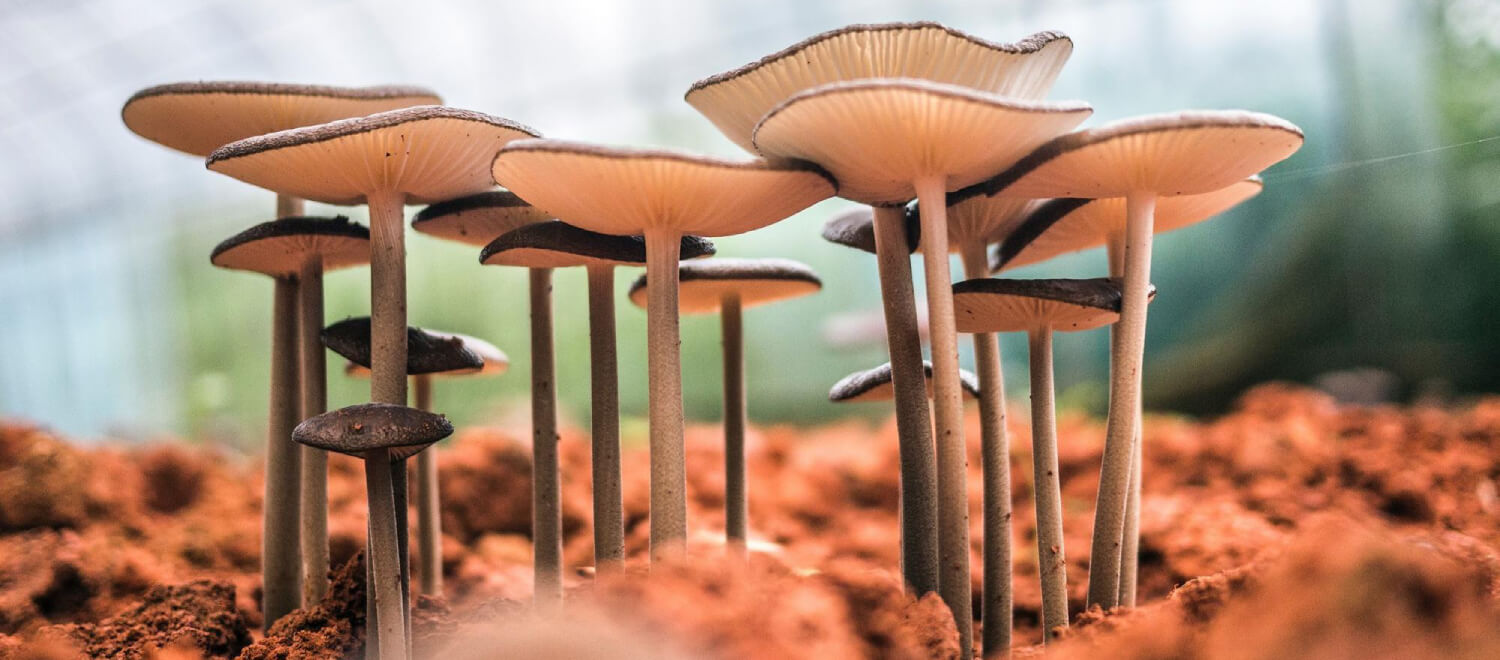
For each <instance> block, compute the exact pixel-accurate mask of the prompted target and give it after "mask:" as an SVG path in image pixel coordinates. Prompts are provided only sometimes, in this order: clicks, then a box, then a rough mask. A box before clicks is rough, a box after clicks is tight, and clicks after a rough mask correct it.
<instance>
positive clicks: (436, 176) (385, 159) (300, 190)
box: [208, 105, 538, 205]
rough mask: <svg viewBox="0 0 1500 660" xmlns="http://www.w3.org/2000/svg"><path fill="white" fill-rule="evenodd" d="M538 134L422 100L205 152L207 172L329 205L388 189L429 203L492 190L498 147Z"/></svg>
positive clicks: (416, 201)
mask: <svg viewBox="0 0 1500 660" xmlns="http://www.w3.org/2000/svg"><path fill="white" fill-rule="evenodd" d="M536 135H538V133H537V132H536V131H534V130H532V129H530V128H527V127H525V126H522V125H521V124H517V123H516V122H513V121H510V120H509V119H501V118H499V117H492V116H490V115H486V114H483V113H479V112H474V111H472V110H461V109H458V108H449V107H445V106H440V105H421V106H416V107H412V108H402V109H400V110H391V111H388V112H381V113H376V114H373V115H369V116H367V117H359V118H357V119H341V120H338V121H333V122H329V123H326V124H319V125H317V126H305V127H302V128H294V129H291V130H286V131H280V132H277V133H271V134H268V135H259V136H256V137H252V138H246V139H244V140H240V141H238V142H231V143H229V144H226V145H224V146H222V147H219V148H218V149H215V150H214V151H213V153H211V154H209V155H208V169H211V170H213V171H215V172H219V173H221V174H227V175H229V176H232V177H234V178H236V179H239V180H241V181H244V182H246V183H249V184H252V185H256V186H260V187H262V188H266V189H268V190H272V191H275V192H277V193H281V194H284V195H292V196H294V197H301V198H303V199H310V200H313V201H315V202H323V203H326V204H345V205H348V204H363V203H364V202H365V198H366V197H367V196H369V195H372V194H377V193H392V192H395V193H402V194H404V195H405V196H406V198H407V201H408V202H410V203H414V204H428V203H432V202H436V201H439V200H444V199H452V198H454V197H459V196H462V195H468V194H471V193H476V192H480V191H483V190H487V189H489V188H491V187H493V185H492V184H491V182H490V175H489V171H488V168H487V165H488V164H489V161H490V159H491V158H493V157H494V156H495V152H496V151H497V150H499V149H500V147H501V145H504V144H505V143H507V142H510V141H511V140H515V139H517V138H522V137H534V136H536Z"/></svg>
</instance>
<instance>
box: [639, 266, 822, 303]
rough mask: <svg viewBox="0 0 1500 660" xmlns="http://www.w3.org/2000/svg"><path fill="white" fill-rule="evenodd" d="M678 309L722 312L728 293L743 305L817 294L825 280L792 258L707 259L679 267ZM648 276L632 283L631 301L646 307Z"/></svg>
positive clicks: (643, 276)
mask: <svg viewBox="0 0 1500 660" xmlns="http://www.w3.org/2000/svg"><path fill="white" fill-rule="evenodd" d="M677 278H678V279H677V282H678V284H677V287H678V294H677V309H678V311H679V312H680V313H683V314H708V313H713V312H717V311H719V307H720V305H721V304H722V303H723V301H724V297H725V296H738V297H739V299H740V306H741V307H753V306H755V305H764V304H766V303H773V302H776V301H778V300H786V299H788V298H797V297H799V296H805V295H809V294H813V293H817V292H818V291H819V290H820V289H822V288H823V281H822V280H820V279H818V274H817V273H815V272H813V269H812V268H809V267H808V266H807V265H806V264H803V263H799V262H796V261H792V260H791V259H732V258H723V259H708V260H705V261H696V262H692V263H683V264H681V265H679V266H678V267H677ZM646 294H647V288H646V276H645V275H642V276H640V278H638V279H636V281H635V283H634V284H631V285H630V301H631V302H633V303H635V304H637V305H639V306H641V307H645V306H646Z"/></svg>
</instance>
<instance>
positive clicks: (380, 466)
mask: <svg viewBox="0 0 1500 660" xmlns="http://www.w3.org/2000/svg"><path fill="white" fill-rule="evenodd" d="M398 462H399V461H398ZM392 465H393V463H392V461H391V457H390V453H389V452H388V451H386V450H384V449H375V450H371V451H369V452H366V453H365V498H366V499H367V500H368V501H369V507H370V521H369V522H370V525H369V533H370V536H371V538H372V539H374V542H372V543H371V544H370V548H369V551H370V555H369V557H368V559H369V570H367V571H366V572H365V573H366V575H367V576H368V578H369V580H370V584H369V585H367V589H366V590H365V594H366V597H367V598H368V599H369V600H370V601H371V602H372V603H373V609H374V611H375V612H376V613H377V616H376V618H375V619H374V620H373V621H367V622H366V633H365V640H366V641H365V644H366V645H367V646H369V645H371V644H372V643H373V644H374V646H375V648H376V649H377V653H378V655H377V656H376V657H379V658H380V659H381V660H405V658H406V624H405V623H404V622H403V619H404V618H405V604H404V602H403V601H404V596H403V595H402V592H401V582H400V578H401V569H400V561H401V559H400V557H399V556H398V553H397V549H396V544H395V543H394V542H393V541H395V538H396V535H397V529H396V516H395V515H394V514H395V512H396V506H395V494H394V490H393V488H392V483H391V466H392ZM371 631H373V632H371ZM366 656H367V657H369V656H370V654H369V653H366Z"/></svg>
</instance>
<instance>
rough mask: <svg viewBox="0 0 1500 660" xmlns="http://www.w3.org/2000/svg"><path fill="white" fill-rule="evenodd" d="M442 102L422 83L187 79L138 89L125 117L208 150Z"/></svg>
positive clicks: (163, 139) (155, 133)
mask: <svg viewBox="0 0 1500 660" xmlns="http://www.w3.org/2000/svg"><path fill="white" fill-rule="evenodd" d="M442 102H443V100H442V99H441V98H439V97H438V95H437V93H435V92H433V91H432V90H429V89H424V88H421V87H406V86H382V87H330V86H326V85H294V84H286V83H264V82H229V81H213V82H184V83H172V84H169V85H157V86H155V87H148V88H146V89H143V90H141V91H139V92H136V93H135V94H133V95H131V97H130V100H128V101H126V102H125V107H124V108H122V109H121V110H120V118H121V119H123V120H125V126H126V127H127V128H129V129H130V130H131V131H134V132H135V134H136V135H139V136H141V137H143V138H146V139H147V140H150V141H152V142H155V143H157V144H160V145H162V146H165V147H168V148H171V149H176V150H177V151H181V152H183V153H187V154H191V155H194V156H207V155H208V154H209V152H211V151H213V150H214V149H218V148H219V147H222V146H224V145H226V144H229V143H230V142H234V141H236V140H243V139H245V138H247V137H253V136H256V135H265V134H266V133H275V132H276V131H284V130H287V129H289V128H297V127H299V126H312V125H314V124H323V123H327V122H330V121H334V120H336V119H347V118H349V117H363V116H365V115H369V114H374V113H377V112H385V111H386V110H395V109H397V108H406V107H410V106H414V105H432V104H436V103H442Z"/></svg>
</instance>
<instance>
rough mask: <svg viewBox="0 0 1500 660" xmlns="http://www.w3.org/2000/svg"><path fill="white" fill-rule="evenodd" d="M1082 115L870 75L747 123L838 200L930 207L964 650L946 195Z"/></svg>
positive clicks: (944, 450) (948, 560)
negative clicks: (834, 190)
mask: <svg viewBox="0 0 1500 660" xmlns="http://www.w3.org/2000/svg"><path fill="white" fill-rule="evenodd" d="M1090 112H1092V111H1091V110H1090V109H1089V107H1088V105H1086V104H1083V103H1036V102H1026V101H1016V100H1013V99H1008V98H1005V97H1001V96H996V95H993V94H985V93H982V92H976V91H973V90H971V89H967V88H963V87H955V86H952V85H942V84H938V83H930V82H924V81H920V80H908V79H877V80H862V81H855V82H847V83H831V84H828V85H823V86H821V87H815V88H812V89H810V90H807V91H805V92H801V93H798V94H797V95H795V96H793V97H791V98H790V99H787V100H786V101H785V102H783V103H782V104H781V105H778V106H776V107H775V108H773V109H772V110H771V111H770V112H769V113H767V114H766V116H765V117H764V118H762V119H761V121H760V123H759V124H758V125H757V126H756V128H755V133H754V142H755V145H756V147H757V148H758V149H760V150H761V152H762V153H764V154H766V155H767V156H771V157H777V158H798V159H802V160H807V161H811V162H814V163H817V164H819V165H821V166H823V167H824V168H825V169H827V170H828V171H829V172H830V173H832V174H833V176H834V178H835V179H837V180H838V182H839V196H841V197H844V198H846V199H851V200H854V201H859V202H863V203H867V204H880V205H889V204H893V203H905V202H906V201H908V200H910V199H912V198H913V197H915V198H916V199H917V200H918V204H920V205H921V207H922V208H923V209H930V211H928V212H926V213H922V214H921V224H922V244H921V251H922V256H923V263H924V266H925V271H926V272H925V274H926V286H927V312H928V313H927V316H928V322H929V323H930V324H931V327H932V364H933V369H934V380H935V382H936V385H937V395H936V396H935V397H934V399H933V407H934V412H935V414H934V417H935V418H936V444H937V458H938V460H937V464H938V531H939V536H938V551H939V555H940V562H939V573H938V586H939V591H940V593H941V594H942V596H943V601H944V602H945V603H947V604H948V608H949V609H950V610H952V612H953V617H954V620H955V622H956V623H957V624H958V630H959V641H960V648H963V649H972V648H973V614H972V610H973V607H972V605H971V598H970V585H969V580H970V575H969V522H968V520H969V515H968V487H967V485H966V483H965V482H966V476H965V472H966V469H967V468H966V465H965V464H966V462H967V459H966V449H965V446H964V429H963V402H962V400H961V399H960V392H959V383H958V339H957V335H956V334H955V333H954V331H953V290H952V288H951V287H952V281H951V276H950V273H949V267H948V227H947V224H948V220H947V199H946V195H947V193H948V191H951V190H957V189H959V188H962V187H964V186H967V185H970V184H973V183H976V182H979V181H982V180H984V179H985V178H986V177H988V176H992V175H993V173H995V172H999V171H1001V170H1004V169H1005V168H1007V167H1008V166H1010V165H1012V164H1013V163H1015V161H1016V160H1018V159H1019V158H1021V156H1023V155H1024V154H1026V153H1027V152H1029V151H1031V150H1032V149H1033V148H1035V147H1036V146H1037V145H1039V144H1041V143H1043V142H1045V141H1047V140H1049V139H1051V138H1052V137H1054V136H1056V135H1058V134H1060V133H1062V132H1064V131H1067V130H1069V129H1071V128H1073V127H1074V126H1077V125H1078V123H1079V122H1081V121H1083V119H1084V118H1085V117H1087V116H1088V115H1089V113H1090ZM877 221H878V220H877ZM878 231H879V228H878V227H877V232H878Z"/></svg>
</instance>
